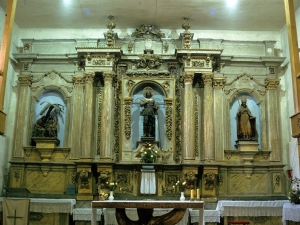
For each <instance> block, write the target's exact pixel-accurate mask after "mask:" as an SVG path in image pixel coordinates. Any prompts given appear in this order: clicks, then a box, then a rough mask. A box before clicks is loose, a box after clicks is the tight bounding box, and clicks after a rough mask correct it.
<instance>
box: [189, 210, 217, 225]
mask: <svg viewBox="0 0 300 225" xmlns="http://www.w3.org/2000/svg"><path fill="white" fill-rule="evenodd" d="M189 211H190V217H191V223H199V210H197V209H189ZM204 222H205V223H220V211H218V210H204Z"/></svg>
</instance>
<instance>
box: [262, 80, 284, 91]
mask: <svg viewBox="0 0 300 225" xmlns="http://www.w3.org/2000/svg"><path fill="white" fill-rule="evenodd" d="M279 83H280V79H279V78H266V79H265V85H266V89H267V90H276V89H277V87H278V85H279Z"/></svg>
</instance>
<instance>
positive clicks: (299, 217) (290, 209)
mask: <svg viewBox="0 0 300 225" xmlns="http://www.w3.org/2000/svg"><path fill="white" fill-rule="evenodd" d="M287 220H290V221H294V222H299V221H300V205H295V204H291V203H284V205H283V209H282V224H283V225H286V221H287Z"/></svg>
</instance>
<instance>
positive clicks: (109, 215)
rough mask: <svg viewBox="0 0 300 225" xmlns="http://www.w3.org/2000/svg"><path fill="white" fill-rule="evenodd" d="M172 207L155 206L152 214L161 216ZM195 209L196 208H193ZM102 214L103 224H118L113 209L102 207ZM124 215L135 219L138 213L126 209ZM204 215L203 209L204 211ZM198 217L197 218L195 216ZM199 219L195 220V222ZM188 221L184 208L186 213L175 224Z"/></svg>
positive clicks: (187, 214) (185, 223)
mask: <svg viewBox="0 0 300 225" xmlns="http://www.w3.org/2000/svg"><path fill="white" fill-rule="evenodd" d="M171 210H172V209H162V208H159V209H157V208H155V209H154V211H153V216H162V215H164V214H166V213H168V212H170V211H171ZM195 211H196V210H195ZM197 213H198V215H199V211H198V210H197ZM103 215H104V225H118V223H117V220H116V213H115V209H106V208H105V209H103ZM126 215H127V216H128V218H129V219H131V220H133V221H137V220H138V219H139V218H138V215H137V211H136V209H126ZM204 215H205V211H204ZM197 219H198V218H197ZM198 221H199V219H198V220H197V222H198ZM188 223H189V210H188V209H187V210H186V213H185V214H184V216H183V218H182V219H181V220H180V222H179V223H177V224H176V225H187V224H188Z"/></svg>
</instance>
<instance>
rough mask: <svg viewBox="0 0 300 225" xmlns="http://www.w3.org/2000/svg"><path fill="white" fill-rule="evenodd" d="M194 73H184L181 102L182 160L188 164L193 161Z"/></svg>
mask: <svg viewBox="0 0 300 225" xmlns="http://www.w3.org/2000/svg"><path fill="white" fill-rule="evenodd" d="M193 79H194V73H186V72H185V73H184V74H183V80H184V100H183V121H182V125H183V139H182V149H183V160H184V162H185V163H190V162H193V161H194V160H195V124H194V111H193V109H194V107H193V105H194V102H193V100H194V98H193V87H192V84H193Z"/></svg>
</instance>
